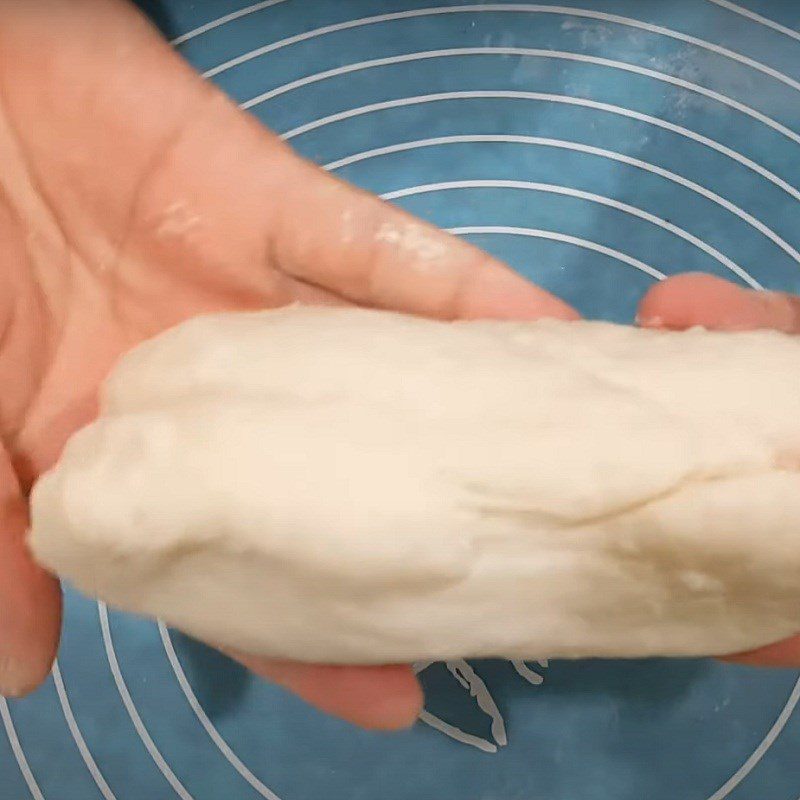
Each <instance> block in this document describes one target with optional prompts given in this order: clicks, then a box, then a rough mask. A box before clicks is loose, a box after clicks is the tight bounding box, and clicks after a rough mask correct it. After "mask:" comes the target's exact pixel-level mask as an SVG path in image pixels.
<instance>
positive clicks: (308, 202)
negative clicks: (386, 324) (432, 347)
mask: <svg viewBox="0 0 800 800" xmlns="http://www.w3.org/2000/svg"><path fill="white" fill-rule="evenodd" d="M289 168H290V170H291V171H292V172H293V173H294V176H293V177H292V178H291V179H290V180H289V181H288V184H287V185H289V186H293V187H295V189H294V191H292V190H290V191H288V192H286V193H284V195H283V198H282V203H281V205H280V208H279V210H278V215H277V220H276V225H275V228H274V231H273V234H272V236H273V238H272V248H271V254H272V256H273V257H274V259H275V262H276V265H277V266H278V267H279V268H280V269H281V270H283V271H284V272H287V273H289V274H291V275H293V276H294V277H296V278H300V279H302V280H305V281H309V282H312V283H314V282H317V283H318V282H322V283H324V285H325V286H327V287H328V288H330V289H332V290H334V291H336V292H337V293H339V294H341V295H342V296H344V297H346V298H348V299H350V300H351V301H353V302H357V303H361V304H366V305H370V306H375V307H378V308H390V309H397V310H401V311H406V312H410V313H416V314H424V315H426V316H432V317H439V318H443V319H456V318H461V319H469V318H478V317H502V318H535V317H541V316H548V317H561V318H567V319H573V318H576V317H577V314H576V313H575V312H574V311H573V310H572V309H571V308H570V307H569V306H567V305H566V304H565V303H563V302H562V301H561V300H558V299H557V298H555V297H554V296H552V295H551V294H549V293H547V292H545V291H544V290H542V289H539V288H538V287H536V286H534V285H533V284H531V283H529V282H528V281H526V280H525V279H523V278H522V277H520V276H519V275H517V274H516V273H514V272H513V271H512V270H510V269H509V268H508V267H506V266H504V265H503V264H501V263H500V262H498V261H496V260H495V259H493V258H491V257H490V256H488V255H487V254H485V253H483V252H482V251H480V250H478V249H477V248H475V247H473V246H472V245H470V244H468V243H466V242H464V241H461V240H460V239H457V238H456V237H454V236H451V235H449V234H447V233H445V232H443V231H441V230H439V229H437V228H435V227H434V226H432V225H429V224H427V223H424V222H422V221H420V220H418V219H415V218H414V217H412V216H411V215H409V214H406V213H405V212H403V211H401V210H399V209H397V208H395V207H393V206H390V205H389V204H387V203H384V202H382V201H381V200H379V199H378V198H376V197H373V196H372V195H369V194H367V193H366V192H362V191H360V190H358V189H356V188H354V187H352V186H350V185H348V184H346V183H344V182H342V181H339V180H337V179H334V178H333V177H331V176H330V175H328V174H326V173H324V172H322V171H321V170H319V169H318V168H316V167H314V166H312V165H310V164H307V163H305V162H303V161H301V160H300V159H297V158H292V160H291V162H290V167H289ZM298 223H300V224H298Z"/></svg>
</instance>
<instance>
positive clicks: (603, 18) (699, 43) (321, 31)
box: [205, 3, 800, 92]
mask: <svg viewBox="0 0 800 800" xmlns="http://www.w3.org/2000/svg"><path fill="white" fill-rule="evenodd" d="M482 12H484V13H517V14H519V13H522V14H556V15H559V16H564V17H578V18H584V19H593V20H597V21H599V22H610V23H612V24H616V25H623V26H625V27H628V28H634V29H638V30H642V31H647V32H648V33H655V34H657V35H659V36H666V37H667V38H670V39H675V40H676V41H679V42H684V43H685V44H691V45H693V46H695V47H699V48H700V49H702V50H707V51H709V52H711V53H715V54H717V55H719V56H722V57H723V58H727V59H730V60H732V61H736V62H738V63H739V64H742V65H744V66H746V67H750V68H751V69H754V70H757V71H758V72H761V73H762V74H764V75H767V76H769V77H770V78H774V79H775V80H777V81H780V82H781V83H783V84H785V85H786V86H789V87H790V88H792V89H794V90H795V91H798V92H800V81H796V80H795V79H794V78H790V77H789V76H788V75H785V74H784V73H782V72H780V71H779V70H776V69H774V68H773V67H770V66H768V65H766V64H762V63H761V62H760V61H756V60H755V59H753V58H750V57H749V56H745V55H743V54H742V53H737V52H736V51H734V50H729V49H728V48H727V47H722V45H718V44H714V43H713V42H709V41H706V40H705V39H700V38H698V37H696V36H690V35H689V34H687V33H681V32H680V31H675V30H672V29H671V28H665V27H663V26H661V25H653V24H651V23H649V22H642V21H641V20H637V19H633V18H631V17H624V16H621V15H619V14H608V13H606V12H604V11H590V10H589V9H585V8H572V7H571V6H544V5H537V4H532V3H479V4H475V5H462V6H444V7H442V6H439V7H435V8H420V9H414V10H411V11H397V12H393V13H389V14H378V15H376V16H373V17H362V18H361V19H355V20H348V21H347V22H340V23H336V24H334V25H326V26H324V27H322V28H317V29H315V30H313V31H307V32H305V33H301V34H297V35H296V36H290V37H288V38H286V39H282V40H280V41H278V42H273V43H272V44H270V45H266V46H264V47H260V48H257V49H256V50H251V51H250V52H249V53H244V54H243V55H241V56H238V57H237V58H234V59H231V60H230V61H227V62H225V63H224V64H220V65H219V66H217V67H214V68H213V69H211V70H208V71H207V72H206V73H205V75H206V77H209V78H211V77H214V76H216V75H219V74H221V73H222V72H225V71H227V70H228V69H231V68H232V67H235V66H238V65H239V64H243V63H245V62H246V61H250V60H252V59H253V58H257V57H258V56H261V55H265V54H266V53H270V52H274V51H275V50H279V49H281V48H282V47H286V46H288V45H290V44H297V43H298V42H302V41H307V40H308V39H314V38H317V37H319V36H322V35H325V34H328V33H334V32H337V31H342V30H349V29H353V28H359V27H364V26H366V25H374V24H376V23H380V22H392V21H395V20H401V19H411V18H414V17H424V16H437V15H442V14H465V13H467V14H469V13H482Z"/></svg>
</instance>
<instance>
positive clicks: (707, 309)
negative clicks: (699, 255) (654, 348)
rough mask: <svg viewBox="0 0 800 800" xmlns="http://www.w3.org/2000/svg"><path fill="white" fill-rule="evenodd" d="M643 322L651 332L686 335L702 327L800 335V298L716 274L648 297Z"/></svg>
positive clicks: (669, 283)
mask: <svg viewBox="0 0 800 800" xmlns="http://www.w3.org/2000/svg"><path fill="white" fill-rule="evenodd" d="M638 321H639V324H640V325H643V326H645V327H649V328H671V329H676V330H684V329H686V328H691V327H694V326H696V325H702V326H703V327H706V328H711V329H714V330H755V329H759V328H773V329H775V330H780V331H784V332H785V333H800V298H798V297H796V296H793V295H788V294H781V293H778V292H757V291H754V290H751V289H745V288H742V287H740V286H736V285H735V284H733V283H729V282H728V281H725V280H722V279H721V278H717V277H714V276H713V275H701V274H687V275H679V276H677V277H674V278H670V279H668V280H666V281H664V282H663V283H660V284H658V285H657V286H655V287H654V288H653V289H651V290H650V292H648V294H647V295H646V296H645V298H644V299H643V300H642V303H641V305H640V307H639V314H638Z"/></svg>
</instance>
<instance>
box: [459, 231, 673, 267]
mask: <svg viewBox="0 0 800 800" xmlns="http://www.w3.org/2000/svg"><path fill="white" fill-rule="evenodd" d="M448 232H449V233H452V234H453V235H455V236H469V235H471V234H476V235H481V234H506V235H511V236H529V237H531V238H534V239H547V240H549V241H553V242H562V243H564V244H571V245H574V246H575V247H580V248H582V249H584V250H592V251H594V252H595V253H601V254H602V255H604V256H608V257H609V258H613V259H614V260H616V261H621V262H623V263H624V264H627V265H628V266H631V267H634V269H638V270H639V271H640V272H644V273H646V274H647V275H649V276H650V277H651V278H655V279H656V280H659V281H663V280H664V279H665V278H666V277H667V276H666V275H665V274H664V273H663V272H661V271H660V270H657V269H656V268H655V267H651V266H650V265H649V264H645V263H644V262H643V261H639V259H638V258H633V256H629V255H627V254H626V253H622V252H620V251H619V250H615V249H614V248H613V247H606V246H605V245H603V244H600V243H599V242H593V241H591V240H590V239H581V238H580V237H578V236H570V235H569V234H566V233H558V232H556V231H547V230H542V229H540V228H519V227H515V226H512V225H467V226H464V227H459V228H449V229H448Z"/></svg>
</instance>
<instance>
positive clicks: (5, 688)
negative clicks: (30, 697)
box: [0, 656, 33, 698]
mask: <svg viewBox="0 0 800 800" xmlns="http://www.w3.org/2000/svg"><path fill="white" fill-rule="evenodd" d="M32 688H33V680H32V679H31V673H30V670H29V669H27V668H26V667H25V666H24V665H23V664H20V662H19V661H17V660H16V659H14V658H12V657H10V656H0V695H2V696H3V697H8V698H14V697H22V696H23V695H24V694H27V693H28V692H29V691H31V689H32Z"/></svg>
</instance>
